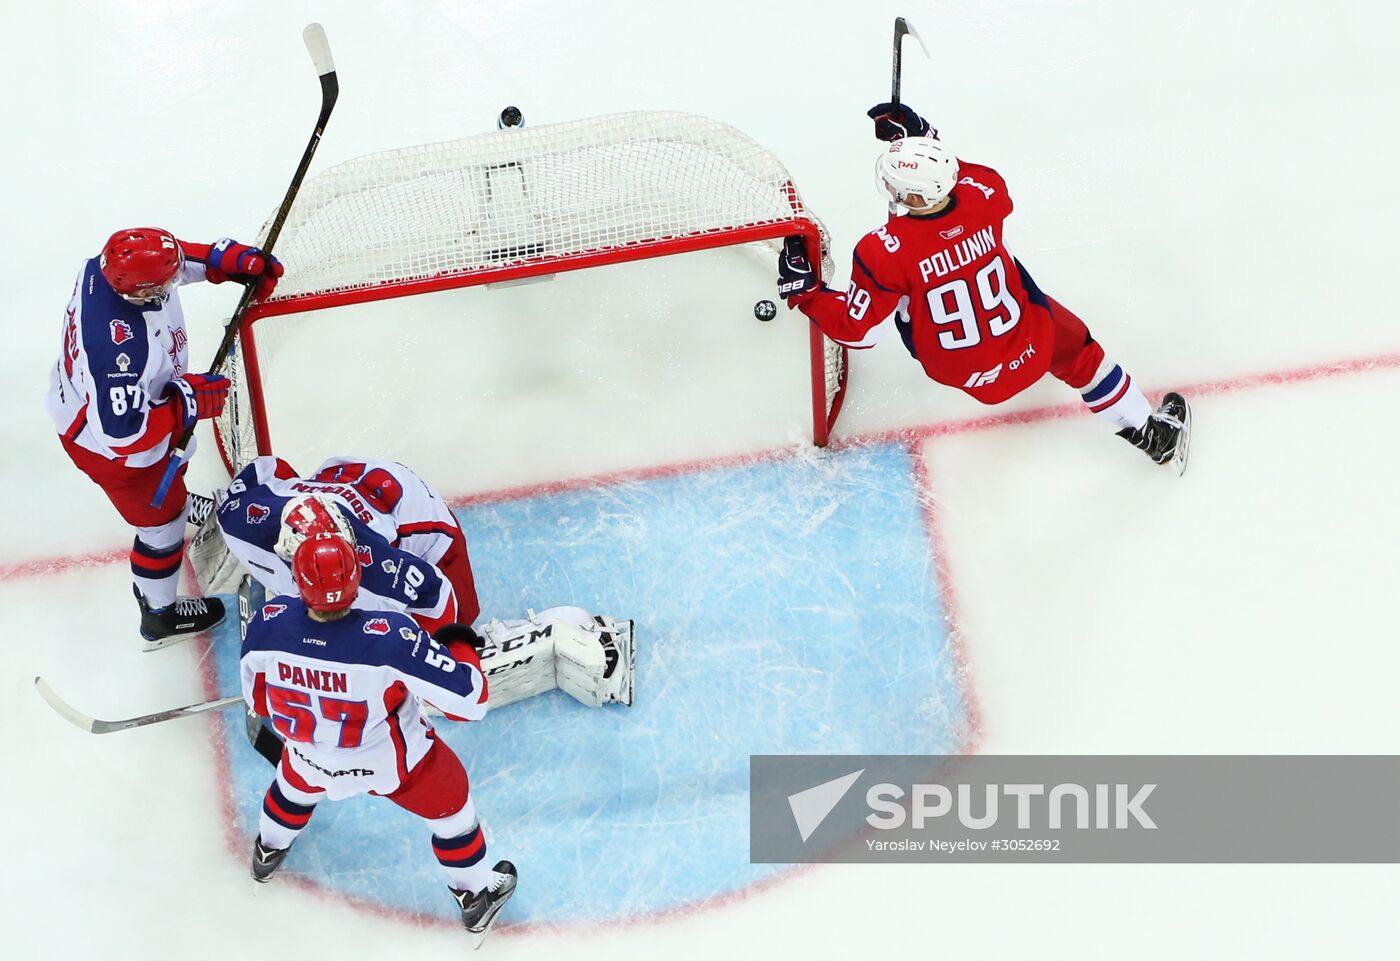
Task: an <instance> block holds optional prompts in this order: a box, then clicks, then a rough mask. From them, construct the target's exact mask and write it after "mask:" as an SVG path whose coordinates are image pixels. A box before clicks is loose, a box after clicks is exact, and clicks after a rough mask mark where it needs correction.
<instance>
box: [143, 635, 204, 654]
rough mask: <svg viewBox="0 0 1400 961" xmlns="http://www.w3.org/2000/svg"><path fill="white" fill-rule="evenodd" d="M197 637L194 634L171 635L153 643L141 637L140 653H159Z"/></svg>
mask: <svg viewBox="0 0 1400 961" xmlns="http://www.w3.org/2000/svg"><path fill="white" fill-rule="evenodd" d="M197 636H198V635H196V634H171V635H170V636H169V637H162V638H159V639H157V640H154V641H152V640H147V639H146V638H144V637H143V638H141V653H142V654H149V653H151V652H152V651H161V650H164V649H165V648H167V647H173V646H175V645H176V644H181V643H183V642H185V641H188V640H189V639H190V638H192V637H197Z"/></svg>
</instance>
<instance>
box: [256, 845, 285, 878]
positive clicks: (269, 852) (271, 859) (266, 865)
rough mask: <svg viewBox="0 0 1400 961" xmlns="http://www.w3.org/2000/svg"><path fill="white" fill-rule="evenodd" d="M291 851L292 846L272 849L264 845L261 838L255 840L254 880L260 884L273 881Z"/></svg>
mask: <svg viewBox="0 0 1400 961" xmlns="http://www.w3.org/2000/svg"><path fill="white" fill-rule="evenodd" d="M290 850H291V846H290V845H289V846H287V847H285V848H270V847H267V846H266V845H264V844H263V843H262V837H261V836H258V837H255V838H253V880H254V881H257V882H258V883H259V884H266V883H267V882H268V881H271V880H272V876H273V875H274V874H276V873H277V869H278V868H280V867H281V866H282V862H283V861H284V860H286V858H287V852H288V851H290Z"/></svg>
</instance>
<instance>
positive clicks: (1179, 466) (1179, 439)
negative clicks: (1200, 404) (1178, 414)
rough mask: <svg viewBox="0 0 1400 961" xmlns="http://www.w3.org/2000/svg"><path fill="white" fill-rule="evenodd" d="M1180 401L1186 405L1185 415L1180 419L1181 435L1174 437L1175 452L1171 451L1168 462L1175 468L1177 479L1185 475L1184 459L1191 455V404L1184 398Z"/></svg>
mask: <svg viewBox="0 0 1400 961" xmlns="http://www.w3.org/2000/svg"><path fill="white" fill-rule="evenodd" d="M1182 401H1183V403H1185V404H1186V413H1185V415H1184V416H1183V417H1182V418H1181V433H1179V434H1177V435H1176V450H1174V451H1172V459H1171V460H1170V461H1168V463H1169V464H1171V465H1172V467H1174V468H1176V476H1177V477H1180V476H1182V475H1183V474H1185V473H1186V459H1187V457H1189V456H1190V454H1191V403H1190V401H1187V400H1186V399H1185V398H1182Z"/></svg>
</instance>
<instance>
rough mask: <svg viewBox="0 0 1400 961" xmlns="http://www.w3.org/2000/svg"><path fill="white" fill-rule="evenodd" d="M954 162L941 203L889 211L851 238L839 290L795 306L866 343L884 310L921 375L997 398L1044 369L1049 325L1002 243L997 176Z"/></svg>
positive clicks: (845, 338)
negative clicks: (846, 273)
mask: <svg viewBox="0 0 1400 961" xmlns="http://www.w3.org/2000/svg"><path fill="white" fill-rule="evenodd" d="M958 167H959V170H958V182H957V184H956V185H955V186H954V187H953V191H952V193H951V194H949V197H950V198H951V202H950V203H949V204H948V206H946V207H945V208H944V209H943V210H941V211H939V212H938V213H936V214H929V215H922V216H915V215H912V214H909V215H905V216H894V215H891V216H890V219H889V221H888V222H887V223H886V224H885V225H884V226H883V227H880V228H878V229H876V230H874V231H871V232H870V233H868V234H866V235H865V236H864V237H862V238H861V240H860V243H858V244H856V249H855V254H854V256H853V258H852V264H851V285H850V287H849V288H848V289H847V291H846V292H845V293H844V294H843V293H837V292H836V291H834V290H822V291H819V292H817V293H816V294H813V295H810V296H808V297H806V298H804V299H802V300H801V301H800V302H799V303H798V307H799V309H801V310H802V312H803V313H804V314H806V315H807V316H808V317H810V318H811V319H812V320H813V321H815V322H816V324H817V326H818V327H820V328H821V330H822V332H823V333H824V334H826V335H827V336H828V337H830V338H831V339H832V340H835V341H838V342H839V343H843V344H846V345H847V346H849V347H870V346H872V345H873V344H874V332H875V328H877V327H879V326H880V324H882V323H883V322H884V321H886V320H889V319H890V318H891V317H893V318H894V320H895V322H896V324H897V326H898V328H899V333H900V336H901V337H902V338H903V340H904V345H905V347H907V348H908V349H909V352H910V353H911V354H913V355H914V356H915V357H916V358H917V359H918V360H919V362H920V363H921V364H923V366H924V371H925V372H926V373H927V374H928V376H929V377H931V378H932V379H933V380H936V381H938V382H939V383H941V384H947V385H949V386H950V387H957V388H959V389H960V390H963V391H966V392H967V393H968V394H970V395H972V396H973V397H975V398H977V399H978V400H979V401H981V402H982V403H984V404H998V403H1001V402H1002V401H1004V400H1006V399H1007V398H1009V397H1013V396H1015V395H1016V394H1018V393H1020V392H1021V391H1022V390H1025V389H1026V388H1027V387H1029V386H1030V385H1031V384H1034V383H1035V382H1036V381H1037V380H1039V379H1040V377H1041V376H1042V375H1043V374H1044V373H1045V372H1046V370H1047V369H1049V366H1050V357H1051V354H1052V353H1053V350H1054V324H1053V321H1052V320H1051V316H1050V312H1049V310H1048V309H1047V307H1046V301H1045V297H1044V295H1043V294H1041V293H1040V291H1039V290H1038V289H1037V288H1036V286H1035V284H1034V282H1033V281H1032V280H1031V279H1030V275H1029V274H1026V273H1025V271H1024V270H1023V269H1022V268H1021V266H1020V264H1019V263H1018V262H1017V261H1016V259H1015V258H1014V257H1012V256H1011V254H1010V253H1009V252H1008V251H1007V249H1006V247H1005V245H1004V244H1003V243H1002V223H1003V221H1005V220H1006V218H1007V216H1008V215H1009V214H1010V213H1011V210H1012V204H1011V197H1010V195H1009V194H1007V192H1006V182H1005V181H1004V180H1002V178H1001V175H1000V174H998V173H997V172H996V171H995V170H993V169H992V168H990V167H983V166H981V165H979V164H972V163H964V162H961V161H959V164H958Z"/></svg>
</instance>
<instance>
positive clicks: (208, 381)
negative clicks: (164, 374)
mask: <svg viewBox="0 0 1400 961" xmlns="http://www.w3.org/2000/svg"><path fill="white" fill-rule="evenodd" d="M228 388H229V383H228V378H227V377H222V376H220V375H219V374H182V375H181V376H179V377H177V378H175V379H174V380H172V381H171V382H170V386H169V387H167V388H166V393H168V394H174V395H175V396H176V397H177V398H178V400H179V403H180V406H181V409H182V411H183V413H184V425H183V426H184V429H186V430H189V429H190V428H191V427H193V426H194V425H195V423H196V422H198V421H201V420H208V419H209V418H210V417H218V416H219V415H220V414H222V413H223V412H224V402H225V401H227V400H228Z"/></svg>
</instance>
